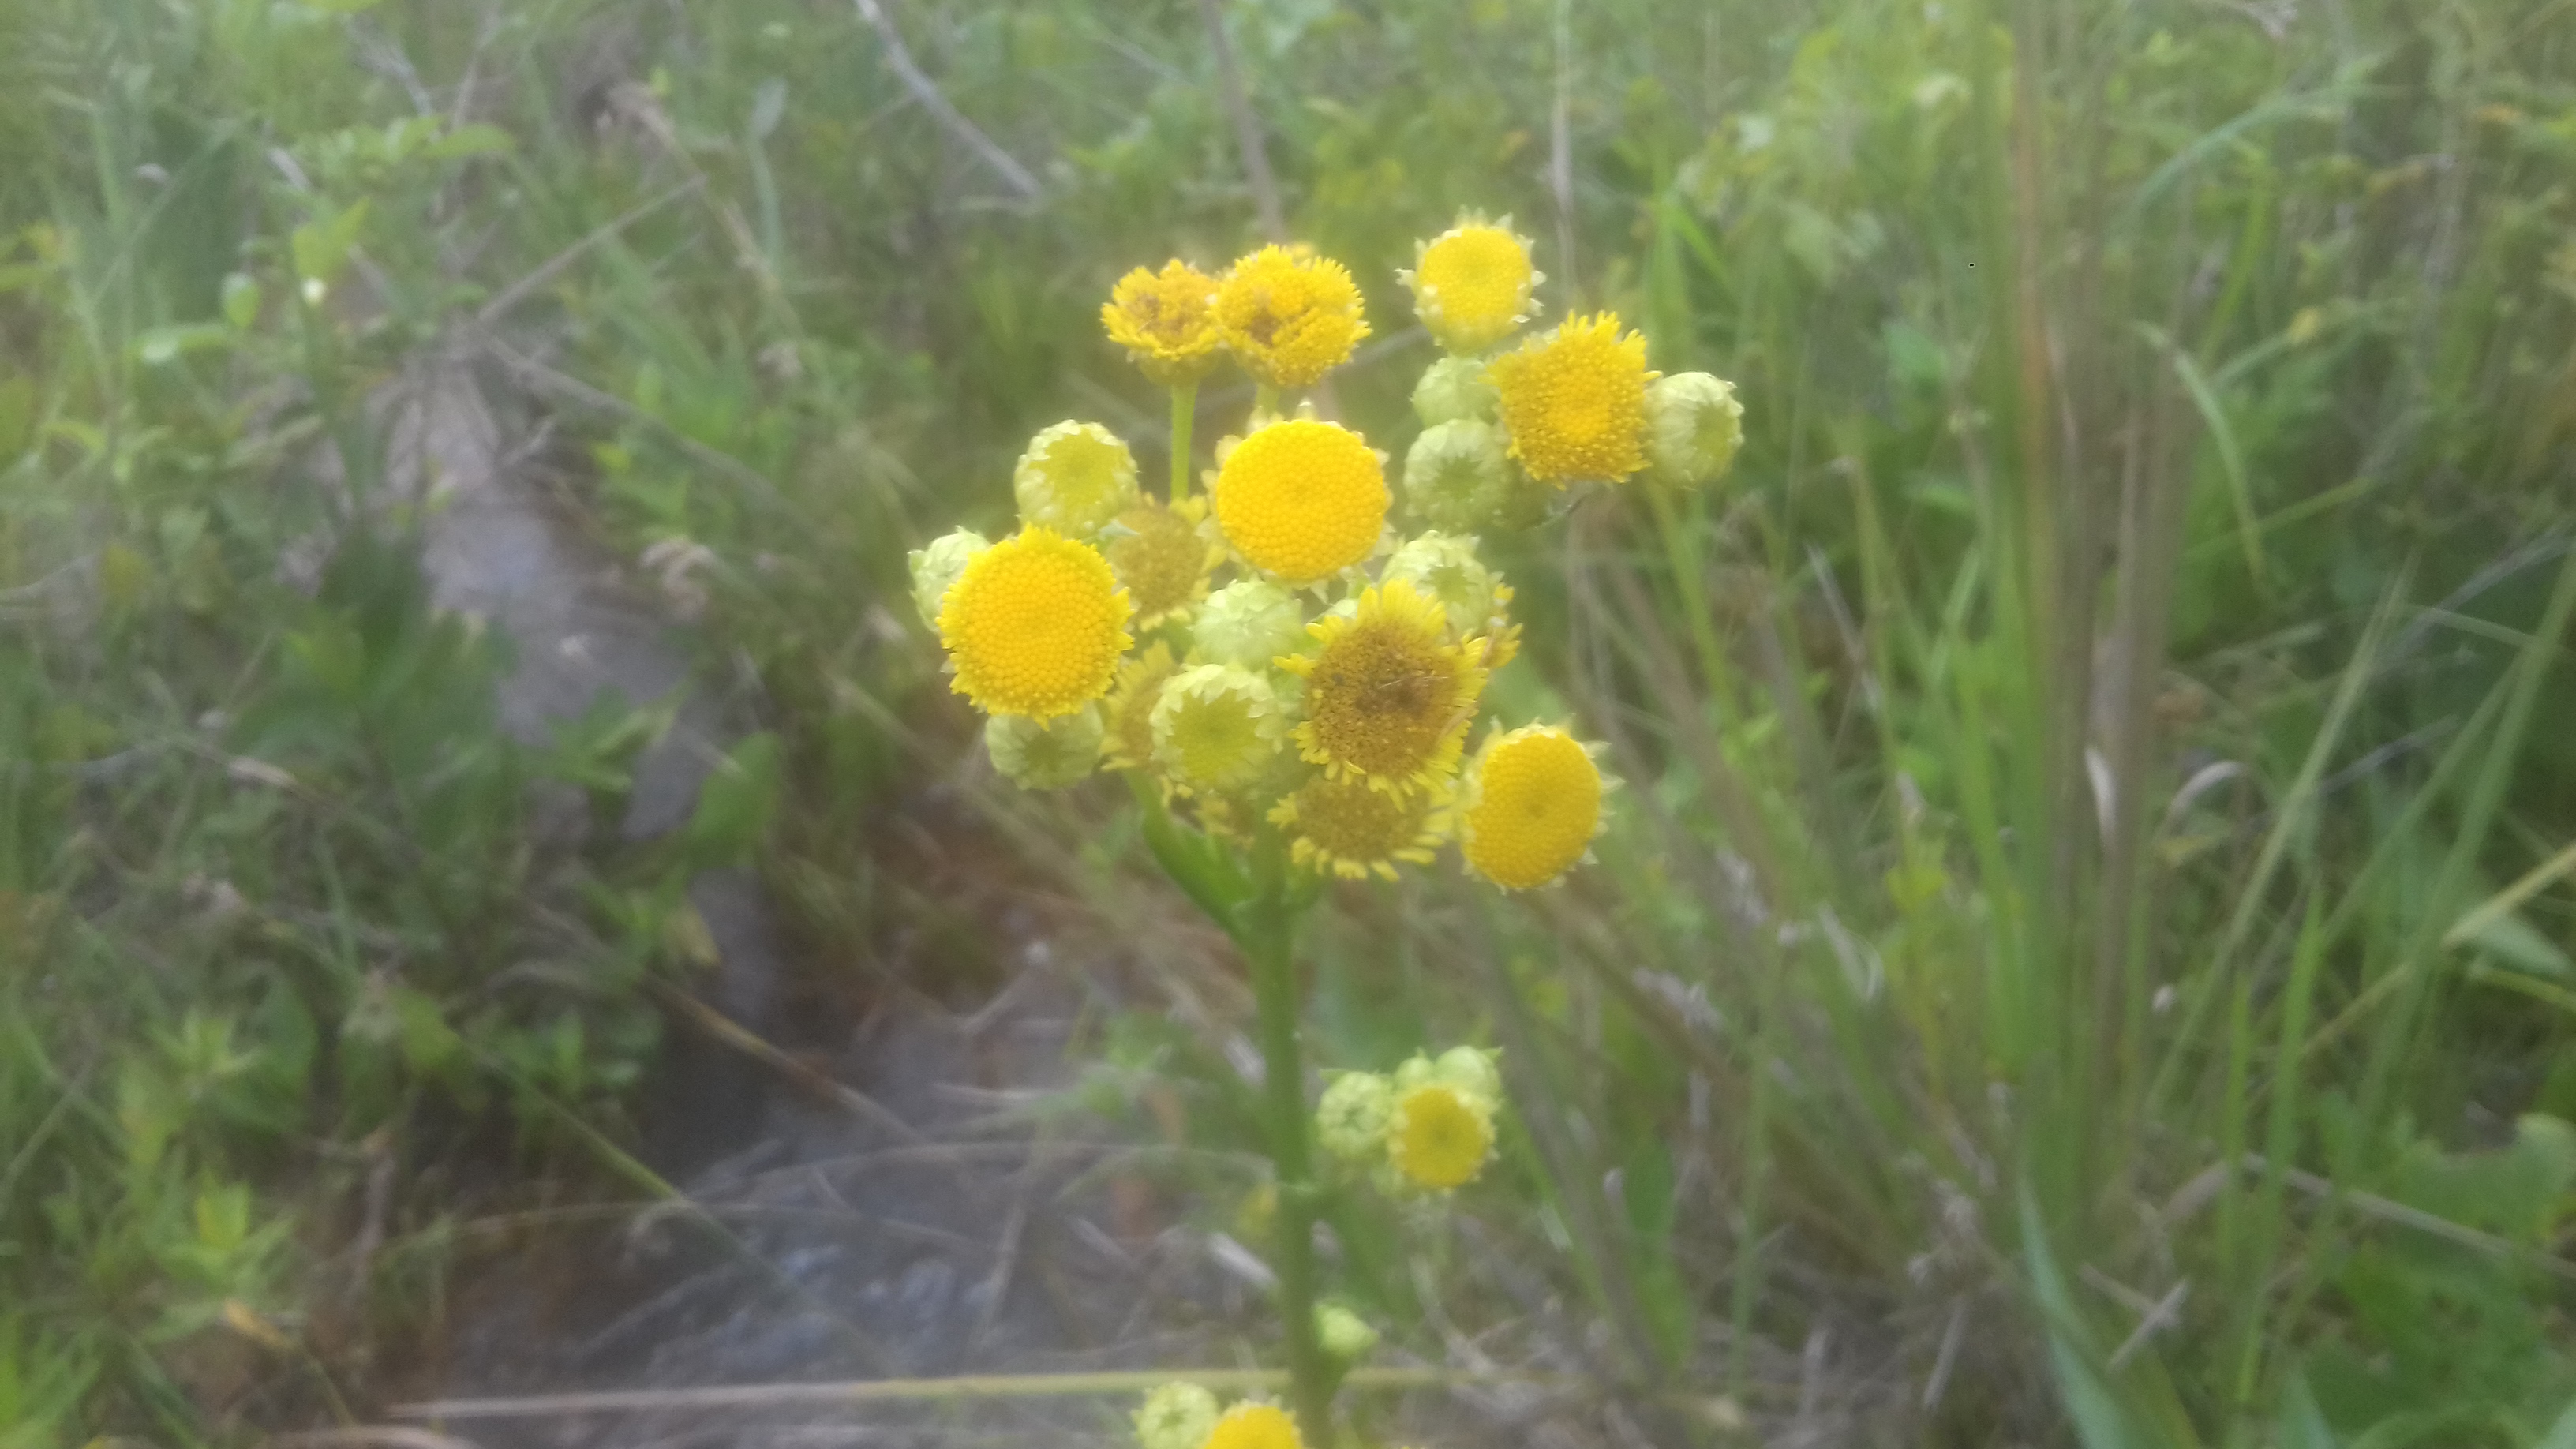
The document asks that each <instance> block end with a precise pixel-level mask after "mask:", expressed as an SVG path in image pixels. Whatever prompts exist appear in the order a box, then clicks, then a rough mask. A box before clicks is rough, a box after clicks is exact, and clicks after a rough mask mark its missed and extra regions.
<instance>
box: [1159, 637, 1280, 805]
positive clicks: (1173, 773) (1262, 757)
mask: <svg viewBox="0 0 2576 1449" xmlns="http://www.w3.org/2000/svg"><path fill="white" fill-rule="evenodd" d="M1153 727H1154V760H1155V762H1156V763H1157V764H1159V765H1161V766H1162V767H1163V770H1164V772H1165V773H1166V774H1167V775H1169V776H1170V777H1171V780H1172V782H1173V783H1174V784H1176V785H1179V786H1182V787H1183V788H1185V789H1190V790H1220V791H1221V790H1232V789H1236V788H1238V787H1240V786H1244V785H1248V784H1251V783H1252V782H1253V781H1255V780H1257V779H1259V778H1261V775H1262V774H1263V772H1264V771H1266V770H1268V769H1269V768H1270V764H1271V762H1272V761H1273V760H1276V759H1277V758H1278V757H1279V744H1280V741H1281V740H1282V739H1284V738H1285V737H1286V736H1287V733H1288V727H1287V723H1286V720H1285V719H1284V717H1283V716H1282V714H1281V711H1280V708H1279V698H1278V695H1277V694H1276V693H1274V692H1273V691H1272V689H1271V688H1270V681H1269V680H1268V679H1267V678H1265V677H1263V676H1261V675H1258V674H1255V673H1253V672H1252V671H1251V670H1248V669H1237V668H1235V667H1234V666H1233V665H1231V664H1201V665H1198V666H1197V667H1195V668H1191V669H1184V670H1182V671H1181V672H1180V673H1178V674H1175V675H1173V676H1172V677H1171V679H1170V680H1169V681H1168V682H1166V683H1165V684H1164V685H1163V691H1162V696H1161V697H1160V698H1159V699H1157V700H1156V701H1155V702H1154V714H1153Z"/></svg>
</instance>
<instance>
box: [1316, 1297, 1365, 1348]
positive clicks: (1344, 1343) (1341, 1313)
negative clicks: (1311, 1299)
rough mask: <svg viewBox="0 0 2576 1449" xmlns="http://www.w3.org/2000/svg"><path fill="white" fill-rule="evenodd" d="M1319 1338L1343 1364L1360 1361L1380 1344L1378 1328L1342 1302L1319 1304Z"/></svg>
mask: <svg viewBox="0 0 2576 1449" xmlns="http://www.w3.org/2000/svg"><path fill="white" fill-rule="evenodd" d="M1315 1337H1316V1339H1317V1341H1319V1342H1320V1343H1322V1344H1323V1346H1324V1352H1325V1353H1326V1354H1329V1355H1330V1356H1332V1357H1333V1358H1336V1359H1339V1360H1341V1361H1342V1362H1343V1363H1357V1362H1358V1361H1359V1360H1361V1359H1363V1358H1365V1357H1367V1356H1368V1351H1369V1350H1370V1349H1373V1348H1375V1347H1377V1330H1376V1329H1374V1328H1371V1327H1369V1325H1368V1320H1366V1319H1364V1318H1362V1317H1360V1316H1359V1315H1358V1314H1356V1313H1353V1312H1352V1311H1350V1310H1349V1309H1347V1308H1344V1307H1343V1306H1342V1305H1340V1304H1338V1303H1319V1304H1316V1305H1315Z"/></svg>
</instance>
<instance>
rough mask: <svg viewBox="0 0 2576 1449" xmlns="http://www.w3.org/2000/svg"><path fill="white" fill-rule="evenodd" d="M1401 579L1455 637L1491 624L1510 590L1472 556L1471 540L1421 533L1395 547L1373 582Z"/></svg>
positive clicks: (1507, 597)
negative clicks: (1432, 606) (1432, 603)
mask: <svg viewBox="0 0 2576 1449" xmlns="http://www.w3.org/2000/svg"><path fill="white" fill-rule="evenodd" d="M1389 579H1402V580H1404V581H1405V582H1406V583H1409V584H1411V585H1413V591H1414V592H1415V593H1417V594H1420V595H1422V596H1423V597H1424V598H1426V599H1436V600H1438V601H1439V604H1440V608H1441V610H1442V611H1443V612H1444V613H1446V614H1447V615H1448V616H1449V629H1450V632H1451V633H1454V634H1456V635H1457V636H1458V637H1460V638H1462V639H1463V638H1465V637H1467V636H1468V635H1470V634H1474V633H1477V632H1479V631H1481V630H1483V629H1485V628H1486V627H1487V626H1489V625H1491V624H1492V623H1493V621H1494V616H1495V615H1497V614H1499V613H1501V612H1502V606H1503V604H1504V603H1505V602H1507V601H1508V600H1509V599H1510V598H1511V591H1510V590H1508V589H1505V588H1503V587H1502V579H1501V578H1500V577H1498V576H1497V575H1496V574H1495V573H1494V571H1493V570H1492V569H1489V568H1487V567H1485V565H1484V564H1483V563H1482V562H1481V561H1480V560H1478V559H1477V557H1476V540H1474V539H1472V538H1459V537H1456V536H1454V535H1451V534H1446V533H1426V534H1424V535H1422V536H1421V537H1420V538H1417V539H1414V540H1412V541H1410V542H1408V543H1406V544H1405V545H1404V546H1403V547H1401V548H1399V549H1397V550H1396V551H1395V553H1394V554H1393V555H1392V556H1390V557H1389V558H1388V559H1387V561H1386V567H1384V568H1383V569H1380V570H1379V571H1378V582H1380V583H1384V582H1386V581H1387V580H1389Z"/></svg>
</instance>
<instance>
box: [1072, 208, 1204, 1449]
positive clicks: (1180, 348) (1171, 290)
mask: <svg viewBox="0 0 2576 1449" xmlns="http://www.w3.org/2000/svg"><path fill="white" fill-rule="evenodd" d="M1100 325H1101V326H1103V327H1105V328H1107V329H1108V331H1109V340H1110V341H1112V342H1115V343H1117V344H1118V345H1119V346H1121V347H1124V348H1126V349H1127V355H1128V357H1130V358H1132V359H1133V360H1134V361H1135V363H1136V366H1137V367H1139V368H1141V369H1143V371H1144V373H1145V375H1146V376H1147V377H1150V378H1152V379H1153V380H1154V381H1156V382H1159V383H1161V384H1163V385H1164V386H1165V387H1177V386H1179V385H1181V384H1183V383H1191V382H1196V381H1198V380H1199V379H1200V378H1201V377H1204V376H1206V375H1207V371H1208V369H1210V368H1212V367H1214V366H1216V351H1217V348H1218V347H1219V346H1221V345H1222V344H1223V342H1224V339H1223V338H1222V337H1219V336H1218V335H1217V329H1216V278H1214V277H1211V276H1209V275H1208V274H1207V273H1205V272H1202V271H1200V270H1199V269H1198V268H1196V267H1193V266H1191V265H1190V264H1189V263H1187V262H1184V261H1182V260H1180V259H1179V258H1177V257H1176V258H1174V259H1172V260H1171V261H1168V262H1165V263H1163V269H1162V270H1161V271H1159V272H1149V271H1147V270H1145V269H1144V268H1143V267H1138V268H1137V269H1136V270H1134V271H1132V272H1129V273H1128V274H1127V275H1125V276H1123V277H1120V278H1119V279H1118V285H1117V286H1115V287H1112V288H1111V289H1110V290H1109V300H1108V301H1107V302H1106V303H1103V304H1102V305H1101V308H1100ZM1191 1449H1197V1446H1196V1445H1192V1446H1191Z"/></svg>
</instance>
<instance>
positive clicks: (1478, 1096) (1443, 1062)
mask: <svg viewBox="0 0 2576 1449" xmlns="http://www.w3.org/2000/svg"><path fill="white" fill-rule="evenodd" d="M1498 1055H1499V1054H1498V1053H1495V1052H1490V1051H1486V1050H1483V1049H1482V1048H1479V1047H1469V1046H1462V1047H1451V1048H1450V1049H1449V1050H1447V1051H1445V1052H1442V1053H1441V1054H1440V1055H1439V1056H1437V1057H1429V1056H1417V1057H1413V1058H1411V1059H1409V1060H1408V1061H1406V1062H1405V1063H1404V1065H1402V1066H1400V1067H1397V1068H1396V1069H1395V1082H1394V1095H1396V1096H1398V1097H1401V1096H1403V1095H1404V1094H1405V1093H1407V1092H1410V1091H1412V1090H1413V1089H1414V1088H1416V1087H1431V1086H1440V1087H1447V1088H1448V1089H1450V1090H1451V1091H1453V1092H1456V1093H1457V1094H1458V1095H1459V1096H1461V1097H1464V1098H1466V1099H1467V1100H1468V1101H1469V1102H1470V1103H1472V1104H1474V1105H1475V1106H1476V1107H1477V1108H1478V1109H1480V1110H1482V1111H1485V1112H1487V1113H1491V1112H1493V1111H1494V1110H1495V1109H1497V1108H1499V1107H1500V1106H1501V1105H1502V1102H1503V1074H1502V1072H1501V1070H1500V1069H1499V1068H1498V1067H1496V1066H1495V1064H1494V1063H1495V1058H1496V1057H1497V1056H1498Z"/></svg>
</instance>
